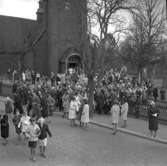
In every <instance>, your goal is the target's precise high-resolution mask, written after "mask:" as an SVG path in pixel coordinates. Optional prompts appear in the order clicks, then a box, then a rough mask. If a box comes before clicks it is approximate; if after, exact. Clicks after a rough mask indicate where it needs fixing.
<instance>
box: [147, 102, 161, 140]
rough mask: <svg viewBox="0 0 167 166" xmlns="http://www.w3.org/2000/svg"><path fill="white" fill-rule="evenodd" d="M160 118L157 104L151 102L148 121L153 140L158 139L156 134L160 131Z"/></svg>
mask: <svg viewBox="0 0 167 166" xmlns="http://www.w3.org/2000/svg"><path fill="white" fill-rule="evenodd" d="M158 117H159V110H158V109H157V108H156V105H155V102H154V101H150V106H149V108H148V120H149V123H148V128H149V130H150V132H151V136H152V137H153V138H155V137H156V133H157V130H158Z"/></svg>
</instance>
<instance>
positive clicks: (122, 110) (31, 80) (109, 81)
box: [1, 69, 159, 161]
mask: <svg viewBox="0 0 167 166" xmlns="http://www.w3.org/2000/svg"><path fill="white" fill-rule="evenodd" d="M87 83H88V80H87V78H86V77H85V75H84V74H82V75H78V74H77V73H75V72H74V73H68V74H66V75H65V76H63V77H62V78H60V77H58V76H55V74H54V73H51V76H50V77H44V76H41V75H40V74H39V73H36V75H33V74H32V72H28V71H27V72H23V73H22V75H21V81H18V82H16V81H15V82H14V83H13V99H10V98H9V97H7V100H6V113H11V112H13V114H14V117H13V124H14V126H15V129H16V134H17V135H18V140H20V139H21V135H23V136H24V138H25V139H28V146H29V148H30V152H31V159H32V160H33V161H35V149H36V147H37V142H38V141H39V146H40V154H41V156H42V157H46V156H45V150H46V146H47V135H49V136H50V137H51V136H52V134H51V132H50V129H49V127H48V124H47V123H46V120H47V119H48V117H49V116H52V115H53V112H54V111H55V110H59V111H61V112H63V118H65V117H66V118H67V119H68V120H70V124H71V126H72V127H73V126H76V125H77V123H76V120H78V121H79V126H80V127H87V124H88V123H89V116H90V111H95V112H97V113H99V114H101V113H106V114H107V113H111V114H112V124H113V134H116V132H117V126H118V121H119V118H120V115H121V119H122V127H126V125H127V115H128V112H129V110H130V109H134V108H135V109H134V110H135V114H136V117H138V116H139V107H138V106H139V105H140V104H141V102H143V103H147V102H148V98H150V97H151V95H152V92H153V91H152V89H153V88H152V85H151V83H150V82H145V83H142V84H139V83H138V82H137V81H136V80H134V79H132V78H131V77H130V76H128V74H127V71H126V70H125V69H122V70H121V71H117V70H110V71H109V72H107V73H106V74H105V76H104V77H103V79H102V81H101V82H100V84H98V85H97V86H96V88H95V91H94V102H93V103H94V110H90V109H89V104H88V93H87ZM12 100H13V102H12ZM12 103H13V105H12ZM153 105H154V104H150V107H149V108H151V109H150V111H149V112H148V115H149V119H150V121H149V129H150V131H151V133H152V134H153V136H154V137H155V136H156V131H157V129H158V127H157V123H158V121H157V118H158V116H159V112H156V111H157V110H156V109H153ZM154 110H156V111H154ZM152 115H153V116H152ZM151 119H152V120H151ZM155 119H156V120H155ZM1 136H2V137H3V138H4V141H3V144H4V145H6V144H7V138H8V136H9V122H8V115H7V114H5V115H4V116H3V118H2V119H1Z"/></svg>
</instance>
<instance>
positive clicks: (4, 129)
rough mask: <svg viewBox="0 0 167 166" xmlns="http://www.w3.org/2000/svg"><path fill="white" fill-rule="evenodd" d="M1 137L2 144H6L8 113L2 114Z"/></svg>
mask: <svg viewBox="0 0 167 166" xmlns="http://www.w3.org/2000/svg"><path fill="white" fill-rule="evenodd" d="M1 137H2V139H3V141H2V144H3V145H6V144H7V142H8V141H7V139H8V137H9V122H8V115H6V114H5V115H4V116H3V118H2V119H1Z"/></svg>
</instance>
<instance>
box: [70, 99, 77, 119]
mask: <svg viewBox="0 0 167 166" xmlns="http://www.w3.org/2000/svg"><path fill="white" fill-rule="evenodd" d="M76 112H77V103H76V102H75V101H71V102H70V108H69V114H68V118H69V119H76Z"/></svg>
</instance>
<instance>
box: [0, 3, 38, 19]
mask: <svg viewBox="0 0 167 166" xmlns="http://www.w3.org/2000/svg"><path fill="white" fill-rule="evenodd" d="M38 1H39V0H0V15H7V16H14V17H23V18H29V19H36V11H37V9H38Z"/></svg>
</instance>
